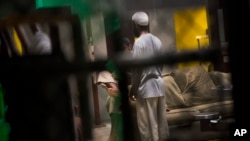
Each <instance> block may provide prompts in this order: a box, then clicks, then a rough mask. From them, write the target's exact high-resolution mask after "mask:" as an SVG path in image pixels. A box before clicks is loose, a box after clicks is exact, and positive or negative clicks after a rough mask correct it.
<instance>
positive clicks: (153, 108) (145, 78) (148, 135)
mask: <svg viewBox="0 0 250 141" xmlns="http://www.w3.org/2000/svg"><path fill="white" fill-rule="evenodd" d="M132 21H133V25H134V34H135V36H136V37H137V40H136V41H135V42H134V46H133V57H134V58H135V59H136V58H140V57H145V56H154V55H159V54H160V53H161V51H162V42H161V41H160V39H159V38H157V37H156V36H154V35H153V34H151V33H150V32H149V17H148V15H147V14H146V13H145V12H142V11H139V12H136V13H134V15H133V16H132ZM161 72H162V67H161V66H150V67H145V68H142V69H139V68H136V69H134V70H133V73H132V80H131V81H132V88H131V90H130V92H131V93H130V94H131V95H135V96H136V111H137V123H138V128H139V132H140V136H141V140H142V141H164V140H166V138H167V137H168V136H169V130H168V123H167V120H166V110H165V104H166V102H165V89H164V81H163V79H162V76H161ZM131 95H130V96H131Z"/></svg>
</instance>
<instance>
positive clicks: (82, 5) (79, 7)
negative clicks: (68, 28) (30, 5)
mask: <svg viewBox="0 0 250 141" xmlns="http://www.w3.org/2000/svg"><path fill="white" fill-rule="evenodd" d="M96 3H97V1H96V0H36V8H43V7H59V6H70V7H71V10H72V13H74V14H78V15H79V16H80V18H81V19H82V18H85V17H88V16H90V15H91V13H92V12H94V9H93V7H95V6H94V4H96Z"/></svg>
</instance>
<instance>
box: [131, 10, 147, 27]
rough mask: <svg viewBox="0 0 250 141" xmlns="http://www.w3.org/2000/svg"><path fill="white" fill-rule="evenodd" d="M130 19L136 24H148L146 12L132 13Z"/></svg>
mask: <svg viewBox="0 0 250 141" xmlns="http://www.w3.org/2000/svg"><path fill="white" fill-rule="evenodd" d="M132 20H133V21H134V22H135V23H136V24H138V25H142V26H146V25H148V15H147V13H145V12H142V11H140V12H136V13H134V15H133V16H132Z"/></svg>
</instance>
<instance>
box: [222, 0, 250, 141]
mask: <svg viewBox="0 0 250 141" xmlns="http://www.w3.org/2000/svg"><path fill="white" fill-rule="evenodd" d="M222 1H223V3H224V4H225V16H226V19H227V20H226V23H227V25H228V42H229V49H228V51H229V58H230V69H231V72H232V83H233V99H234V112H235V125H234V126H232V129H235V128H238V129H240V128H245V129H247V124H246V123H248V122H249V119H250V116H249V114H246V113H247V111H246V110H243V109H242V108H243V103H249V99H247V98H245V96H246V93H245V92H248V91H249V83H246V81H247V80H248V78H249V75H248V74H249V69H248V67H246V66H247V65H248V64H247V63H246V64H244V62H246V61H247V60H246V59H247V58H248V56H249V52H248V51H247V49H248V47H249V36H247V35H248V34H249V33H250V21H249V16H250V14H249V0H246V1H237V2H235V1H228V0H222ZM245 35H246V36H245ZM239 64H241V65H239ZM245 80H246V81H245ZM231 135H233V133H232V134H231ZM243 138H244V137H242V138H241V140H242V139H243ZM235 139H237V138H232V140H235ZM243 140H244V139H243Z"/></svg>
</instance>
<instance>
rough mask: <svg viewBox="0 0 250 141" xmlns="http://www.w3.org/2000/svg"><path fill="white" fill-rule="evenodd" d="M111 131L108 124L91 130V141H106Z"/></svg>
mask: <svg viewBox="0 0 250 141" xmlns="http://www.w3.org/2000/svg"><path fill="white" fill-rule="evenodd" d="M110 130H111V124H110V123H109V122H107V123H103V124H102V125H100V126H97V127H94V128H93V138H94V139H93V141H107V139H108V137H109V134H110Z"/></svg>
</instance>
